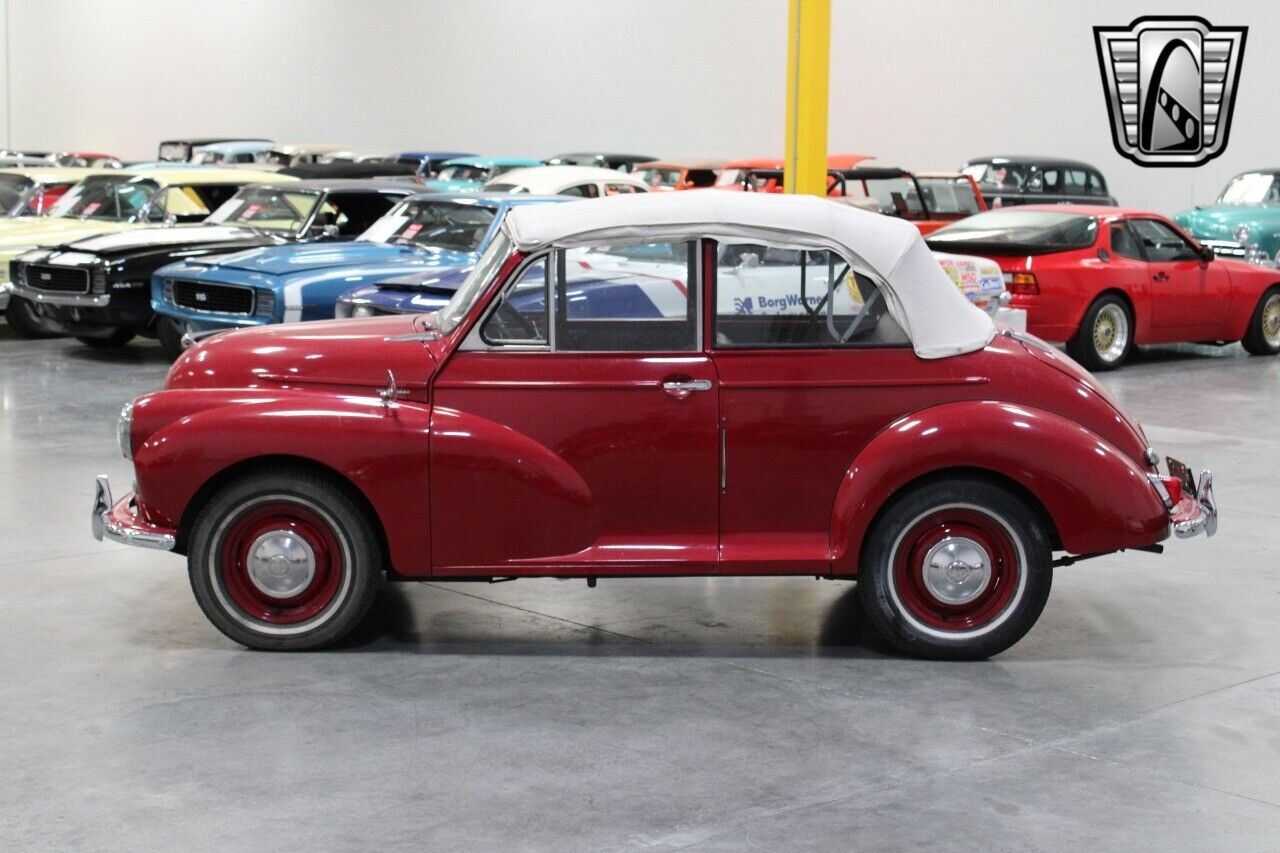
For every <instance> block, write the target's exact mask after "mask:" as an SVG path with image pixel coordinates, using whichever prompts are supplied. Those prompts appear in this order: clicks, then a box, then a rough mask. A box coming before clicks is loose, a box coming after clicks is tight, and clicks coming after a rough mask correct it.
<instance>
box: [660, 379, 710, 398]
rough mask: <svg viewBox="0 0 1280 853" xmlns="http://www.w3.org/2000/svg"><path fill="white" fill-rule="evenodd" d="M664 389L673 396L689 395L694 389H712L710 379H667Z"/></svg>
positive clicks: (663, 385)
mask: <svg viewBox="0 0 1280 853" xmlns="http://www.w3.org/2000/svg"><path fill="white" fill-rule="evenodd" d="M662 390H663V391H666V392H667V393H668V394H670V395H671V396H673V397H687V396H689V394H690V393H691V392H693V391H710V390H711V380H710V379H667V380H665V381H664V382H663V383H662Z"/></svg>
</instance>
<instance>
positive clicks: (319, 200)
mask: <svg viewBox="0 0 1280 853" xmlns="http://www.w3.org/2000/svg"><path fill="white" fill-rule="evenodd" d="M254 191H265V192H275V193H278V194H280V195H307V196H313V197H314V198H315V199H316V202H315V204H313V205H312V206H311V210H310V211H308V212H307V214H306V216H304V217H303V219H302V221H301V222H299V224H298V226H297V227H296V228H272V227H270V226H268V225H261V224H257V223H253V222H227V221H223V220H218V219H214V217H215V216H217V215H218V212H219V211H221V210H222V209H223V208H225V207H228V206H229V205H231V204H233V203H235V202H237V201H240V202H241V206H243V199H242V198H241V196H242V194H243V195H245V196H246V197H247V195H248V194H249V193H251V192H254ZM327 195H328V194H327V193H325V192H324V191H323V190H307V189H298V188H295V187H293V186H291V185H289V184H287V183H280V184H249V185H246V186H244V187H241V189H240V190H239V191H237V192H236V194H235V195H233V196H232V197H231V198H229V199H227V200H226V201H224V202H223V203H222V204H221V205H219V206H218V208H217V210H214V211H213V212H212V213H210V214H209V215H208V216H207V217H206V218H205V220H204V223H203V224H205V225H224V226H228V227H231V228H248V229H249V230H252V231H271V232H275V233H280V234H306V233H308V232H309V231H310V230H311V224H312V223H313V222H314V221H315V218H316V214H318V213H319V212H320V210H321V209H322V208H323V207H324V203H325V199H326V197H327ZM239 209H240V208H239V207H237V208H236V209H235V210H239ZM234 212H235V211H234V210H233V211H232V213H234ZM227 215H228V216H231V215H232V214H230V213H229V214H227Z"/></svg>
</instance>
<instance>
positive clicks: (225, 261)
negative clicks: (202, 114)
mask: <svg viewBox="0 0 1280 853" xmlns="http://www.w3.org/2000/svg"><path fill="white" fill-rule="evenodd" d="M564 200H566V199H562V198H558V197H553V198H546V197H539V196H508V195H502V194H466V195H444V194H436V193H427V194H421V195H417V196H412V197H410V198H408V199H406V200H405V201H403V202H402V203H400V204H399V205H397V206H396V207H395V208H393V209H392V210H391V211H390V212H389V213H388V214H387V215H386V216H384V217H382V218H381V219H379V220H378V221H377V222H375V223H374V224H373V225H372V226H370V227H369V229H368V230H367V231H365V232H364V233H363V234H361V235H360V236H359V237H358V238H356V239H355V240H353V241H351V242H349V243H329V244H315V245H284V246H265V247H259V248H254V249H250V250H248V251H244V252H236V253H234V254H229V255H218V256H212V257H210V256H206V257H201V258H193V259H191V260H190V261H179V262H177V263H173V264H169V265H168V266H165V267H161V268H160V269H159V270H158V271H157V272H156V274H155V275H154V276H153V277H152V280H151V302H152V307H153V308H154V309H155V311H156V313H158V314H162V315H165V316H168V317H171V318H173V319H174V320H176V321H177V322H178V323H179V324H181V325H182V326H183V327H184V328H185V329H186V330H187V331H190V332H201V331H209V330H216V329H235V328H244V327H249V326H260V325H266V324H269V323H292V322H297V321H302V320H324V319H330V318H332V317H333V316H334V304H335V303H336V302H337V301H338V297H339V296H341V295H342V294H344V293H346V292H347V291H350V290H352V289H353V288H359V287H361V286H362V285H368V284H371V283H373V282H379V281H385V280H387V279H392V278H396V277H398V276H403V275H405V274H408V273H412V272H418V271H429V270H440V271H442V272H446V271H448V272H452V271H455V270H457V269H458V268H459V267H464V268H465V267H468V266H470V265H471V264H472V263H474V261H475V259H476V258H477V257H478V256H479V253H480V252H481V251H482V250H483V249H484V247H485V246H487V245H488V244H489V241H490V240H491V239H492V238H493V235H494V234H495V233H496V232H497V230H498V227H499V223H500V222H501V219H502V216H503V215H504V214H505V213H506V210H507V208H509V207H511V206H512V205H517V204H539V203H542V204H545V203H548V202H556V201H564ZM428 310H429V309H428Z"/></svg>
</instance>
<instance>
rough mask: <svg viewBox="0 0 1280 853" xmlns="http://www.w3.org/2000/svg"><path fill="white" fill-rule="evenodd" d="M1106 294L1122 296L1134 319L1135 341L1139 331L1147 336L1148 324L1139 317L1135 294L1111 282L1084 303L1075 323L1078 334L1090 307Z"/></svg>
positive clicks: (1133, 331)
mask: <svg viewBox="0 0 1280 853" xmlns="http://www.w3.org/2000/svg"><path fill="white" fill-rule="evenodd" d="M1104 296H1118V297H1120V300H1121V301H1122V302H1124V306H1125V308H1127V309H1128V310H1129V319H1130V320H1132V321H1133V330H1132V334H1133V337H1134V343H1137V339H1138V333H1139V331H1141V332H1142V336H1143V337H1145V336H1146V332H1147V329H1148V326H1147V325H1145V324H1143V321H1142V320H1141V319H1140V318H1139V317H1138V309H1137V306H1136V303H1135V302H1134V300H1133V294H1132V293H1130V292H1129V291H1128V290H1126V289H1124V288H1123V287H1121V286H1120V285H1118V284H1109V285H1107V286H1106V287H1103V288H1102V289H1101V290H1099V291H1098V292H1097V293H1095V294H1094V295H1093V298H1091V299H1090V300H1089V301H1088V302H1086V303H1085V304H1084V307H1083V308H1081V309H1080V314H1079V316H1077V317H1076V323H1075V325H1076V334H1077V335H1078V334H1080V328H1081V326H1082V325H1083V324H1084V318H1085V317H1086V316H1087V315H1088V313H1089V309H1090V308H1092V307H1093V306H1094V305H1095V304H1096V303H1097V301H1098V300H1099V299H1101V298H1103V297H1104Z"/></svg>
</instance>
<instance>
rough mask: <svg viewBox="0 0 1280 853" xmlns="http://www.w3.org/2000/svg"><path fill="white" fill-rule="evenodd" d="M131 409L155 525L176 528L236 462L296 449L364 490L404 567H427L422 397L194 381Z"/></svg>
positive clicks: (141, 477)
mask: <svg viewBox="0 0 1280 853" xmlns="http://www.w3.org/2000/svg"><path fill="white" fill-rule="evenodd" d="M134 411H135V419H134V468H135V470H136V472H137V477H138V497H139V502H140V504H141V505H142V507H143V508H144V512H145V514H146V516H147V518H148V520H149V521H151V522H152V523H155V524H158V525H161V526H168V527H171V528H177V527H178V526H179V523H181V522H182V521H183V520H184V517H185V516H186V513H187V509H188V507H189V506H190V504H191V501H192V499H193V498H194V497H195V496H196V495H197V494H199V492H200V489H201V488H202V487H203V486H204V485H205V484H206V483H208V482H210V481H211V480H212V479H213V478H214V477H216V476H218V475H219V474H220V473H222V472H224V471H226V470H227V469H229V468H231V467H232V466H235V465H240V464H242V463H246V462H251V461H253V460H255V459H268V458H272V457H277V458H278V457H292V458H295V459H302V460H305V461H309V462H313V463H316V464H319V465H322V466H324V467H326V468H329V469H331V470H333V471H335V472H337V473H338V474H339V475H341V476H342V477H344V478H346V480H348V481H349V482H350V484H351V485H352V486H354V487H355V488H356V489H357V490H358V491H359V492H360V493H361V494H362V495H363V496H364V498H365V499H366V500H367V501H368V503H369V505H370V506H371V507H372V508H373V511H374V512H375V513H376V514H377V516H378V520H379V521H380V522H381V524H382V527H383V529H384V530H385V531H386V534H387V546H388V549H389V551H390V554H391V561H392V565H393V566H394V567H395V569H396V571H397V572H398V573H400V574H403V575H425V574H429V573H430V571H431V561H430V549H429V548H428V530H429V529H430V528H429V518H428V496H429V492H428V488H427V486H428V477H427V463H428V440H429V433H430V421H431V410H430V407H429V406H428V405H426V404H425V403H418V402H413V401H409V400H401V401H399V402H397V403H395V404H394V405H392V406H389V407H388V406H384V405H383V403H382V400H381V399H379V398H378V397H376V396H359V395H354V394H351V395H338V394H317V393H314V392H309V391H275V392H271V391H253V390H226V389H209V390H203V389H192V390H172V391H162V392H159V393H157V394H152V395H148V396H146V397H143V398H140V399H139V401H138V402H137V404H135V407H134ZM187 521H188V522H189V519H188V520H187ZM185 533H186V531H184V530H179V535H180V536H182V535H185Z"/></svg>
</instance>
